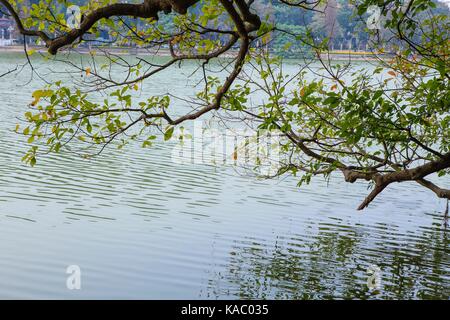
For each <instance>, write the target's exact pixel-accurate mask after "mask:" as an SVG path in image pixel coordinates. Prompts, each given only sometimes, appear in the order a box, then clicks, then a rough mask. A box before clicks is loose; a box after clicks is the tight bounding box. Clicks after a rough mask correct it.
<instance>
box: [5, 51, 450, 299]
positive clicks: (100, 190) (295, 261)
mask: <svg viewBox="0 0 450 320" xmlns="http://www.w3.org/2000/svg"><path fill="white" fill-rule="evenodd" d="M20 59H21V58H20V57H19V56H12V55H4V54H3V55H0V73H3V72H4V71H6V69H7V68H8V67H11V66H13V65H15V64H16V63H19V62H23V60H20ZM40 67H41V68H42V70H43V71H45V68H44V65H43V64H42V63H41V64H40ZM288 67H289V66H288ZM290 67H291V68H293V67H294V66H293V65H291V66H290ZM29 76H30V74H29V72H22V73H21V74H20V75H18V76H15V77H8V78H0V101H1V102H0V119H1V120H0V152H1V157H0V298H3V299H5V298H6V299H9V298H38V299H41V298H58V299H59V298H64V299H81V298H83V299H85V298H86V299H90V298H112V299H114V298H138V299H153V298H156V299H166V298H167V299H168V298H172V299H174V298H175V299H203V298H207V299H225V298H230V299H235V298H250V299H260V298H262V299H266V298H267V299H304V298H334V299H391V298H405V299H422V298H438V299H448V298H449V296H450V273H449V271H450V256H449V249H448V245H449V234H448V229H447V228H446V226H445V223H444V220H443V211H444V209H445V202H444V201H443V200H439V199H437V198H436V197H435V196H434V194H432V193H431V192H428V191H426V190H424V189H422V188H420V187H418V186H416V185H415V184H412V183H410V184H405V183H402V184H398V185H393V186H391V187H389V189H388V190H386V191H385V192H384V193H383V194H382V195H381V196H380V197H379V198H377V200H376V201H375V202H374V203H373V204H372V205H371V206H370V207H369V208H368V209H366V210H365V211H363V212H358V211H356V210H355V208H356V207H357V205H358V204H359V202H360V201H361V200H362V199H363V198H364V197H365V196H366V195H367V193H368V190H367V185H366V184H364V183H356V184H353V185H352V184H346V183H343V180H342V179H341V177H338V176H336V177H335V178H332V179H331V181H330V182H329V183H327V182H326V181H323V180H321V179H320V178H319V179H318V180H316V181H314V182H313V183H312V184H311V185H309V186H305V187H301V188H298V187H296V183H297V181H296V180H295V179H294V178H283V179H275V180H258V179H255V178H253V177H248V176H245V175H242V174H240V173H239V172H236V170H235V169H234V168H233V167H232V166H213V165H207V164H180V163H174V162H173V161H171V152H172V148H173V144H171V143H163V142H157V143H156V144H155V145H154V146H153V147H152V148H149V149H141V148H139V147H138V146H134V145H131V146H128V147H126V148H125V149H123V150H117V149H115V148H110V149H107V150H106V151H105V152H104V153H103V154H102V155H101V156H100V157H98V158H95V159H92V160H83V159H80V158H77V157H74V156H71V155H65V154H63V155H48V156H46V157H44V158H41V159H39V163H38V165H37V166H36V167H34V168H30V167H27V166H26V165H24V164H23V163H21V161H20V159H21V157H22V156H23V152H24V151H25V150H26V147H27V146H26V144H25V143H24V141H23V140H24V139H23V138H22V137H20V136H18V135H17V134H15V133H14V132H13V129H14V127H15V125H16V123H18V122H20V120H18V119H17V117H20V116H21V115H22V114H23V113H24V111H25V110H26V105H27V104H28V103H30V101H31V92H32V91H33V90H35V89H38V88H39V87H40V86H41V84H42V83H41V82H39V80H38V79H34V80H33V81H32V82H31V83H29V84H26V82H27V81H28V80H29ZM24 84H26V85H24ZM146 86H147V87H146V88H147V90H144V91H145V92H151V93H155V92H157V91H158V90H160V91H169V92H170V91H173V90H175V91H176V92H178V93H179V94H183V92H186V94H189V93H190V92H191V91H190V90H191V89H189V88H188V87H187V86H186V82H185V81H180V80H179V78H178V76H177V73H176V72H169V73H166V74H164V75H162V76H160V77H158V78H157V79H156V80H155V81H152V82H151V83H147V84H146ZM183 90H184V91H183ZM158 141H159V140H158ZM446 183H447V186H448V183H449V181H448V180H447V181H446ZM69 265H77V266H79V267H80V269H81V289H80V290H69V289H67V287H66V279H67V277H68V274H66V269H67V267H68V266H69ZM373 265H375V266H377V267H378V268H379V269H380V271H379V275H380V280H381V281H380V283H379V289H378V290H369V288H368V286H367V279H368V277H369V273H368V272H367V268H369V267H370V266H373Z"/></svg>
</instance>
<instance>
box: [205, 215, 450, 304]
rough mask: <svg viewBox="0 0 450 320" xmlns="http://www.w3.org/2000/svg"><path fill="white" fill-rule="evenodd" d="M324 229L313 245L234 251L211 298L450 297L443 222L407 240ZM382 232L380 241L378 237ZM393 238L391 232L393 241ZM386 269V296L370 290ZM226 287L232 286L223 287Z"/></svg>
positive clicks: (289, 241)
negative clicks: (370, 270)
mask: <svg viewBox="0 0 450 320" xmlns="http://www.w3.org/2000/svg"><path fill="white" fill-rule="evenodd" d="M336 222H337V221H336V220H334V221H333V222H332V223H325V222H323V223H319V224H318V226H317V229H318V233H317V235H315V236H314V237H311V238H310V239H308V238H307V239H305V236H304V235H303V234H295V235H289V236H288V237H286V236H280V237H278V238H277V239H276V240H275V241H274V242H273V243H271V244H265V245H264V244H263V243H259V242H257V241H254V240H251V239H246V240H244V241H240V242H236V243H235V244H234V246H233V249H232V250H231V251H230V259H229V263H228V265H227V271H226V272H225V273H221V274H216V275H215V277H213V278H212V279H211V280H210V283H209V290H208V291H207V293H206V296H207V297H217V296H232V297H236V298H244V299H255V298H256V299H269V298H275V299H318V298H322V299H323V298H325V299H333V298H341V299H353V298H355V297H358V298H361V299H368V298H378V299H388V298H395V299H413V298H416V299H417V298H420V299H430V298H443V299H446V298H448V297H449V287H448V285H449V278H448V269H446V270H445V269H444V270H442V269H441V268H440V266H441V265H443V264H444V265H445V264H447V266H448V256H446V255H448V251H446V250H447V246H448V237H447V234H446V231H445V230H444V229H442V227H441V225H439V224H437V225H434V226H431V227H430V228H426V229H425V230H419V232H417V234H416V233H415V234H409V235H403V234H402V233H398V231H397V230H396V228H393V227H390V226H387V225H384V224H378V223H376V224H375V225H374V226H373V229H372V228H367V227H363V226H350V227H341V228H340V232H337V230H336V229H337V226H338V224H336ZM377 232H379V233H380V237H379V239H376V240H375V241H374V239H373V238H374V237H373V233H377ZM386 234H389V236H387V235H386ZM373 263H375V264H376V265H378V266H379V267H380V269H381V270H382V272H381V273H382V274H381V286H380V289H379V290H373V291H371V290H369V288H368V286H367V285H366V283H367V277H368V274H367V267H368V266H369V265H371V264H373ZM224 284H226V286H224Z"/></svg>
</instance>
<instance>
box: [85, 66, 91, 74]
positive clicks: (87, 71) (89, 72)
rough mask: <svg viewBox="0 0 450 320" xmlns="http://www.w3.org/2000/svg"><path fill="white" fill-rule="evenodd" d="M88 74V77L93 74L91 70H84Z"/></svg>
mask: <svg viewBox="0 0 450 320" xmlns="http://www.w3.org/2000/svg"><path fill="white" fill-rule="evenodd" d="M84 71H85V72H86V76H89V75H90V74H91V68H86V70H84Z"/></svg>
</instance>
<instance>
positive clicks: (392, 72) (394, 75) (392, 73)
mask: <svg viewBox="0 0 450 320" xmlns="http://www.w3.org/2000/svg"><path fill="white" fill-rule="evenodd" d="M388 74H389V75H391V76H393V77H396V76H397V74H396V73H395V72H394V71H389V72H388Z"/></svg>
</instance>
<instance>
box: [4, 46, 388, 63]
mask: <svg viewBox="0 0 450 320" xmlns="http://www.w3.org/2000/svg"><path fill="white" fill-rule="evenodd" d="M27 50H28V51H31V50H33V51H34V52H40V53H46V52H47V48H46V47H44V46H27ZM23 52H24V47H23V46H21V45H15V46H3V47H0V53H23ZM76 52H77V53H80V54H89V53H92V52H96V53H97V54H99V55H101V54H102V53H104V52H107V53H111V54H116V55H140V56H150V55H151V56H157V57H170V56H171V54H170V51H169V50H168V49H158V50H149V49H143V48H124V47H108V48H98V47H97V48H86V47H78V48H77V49H76ZM237 53H238V51H237V50H231V51H229V52H228V53H226V54H224V55H223V57H226V58H233V57H235V56H236V55H237ZM390 57H391V55H389V54H382V53H373V52H366V51H349V50H334V51H330V52H328V53H324V54H322V55H321V58H322V59H323V60H331V61H349V60H350V61H376V60H380V59H381V60H386V59H389V58H390ZM287 59H296V58H295V57H292V58H290V57H288V58H287ZM298 59H301V58H300V57H298Z"/></svg>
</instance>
